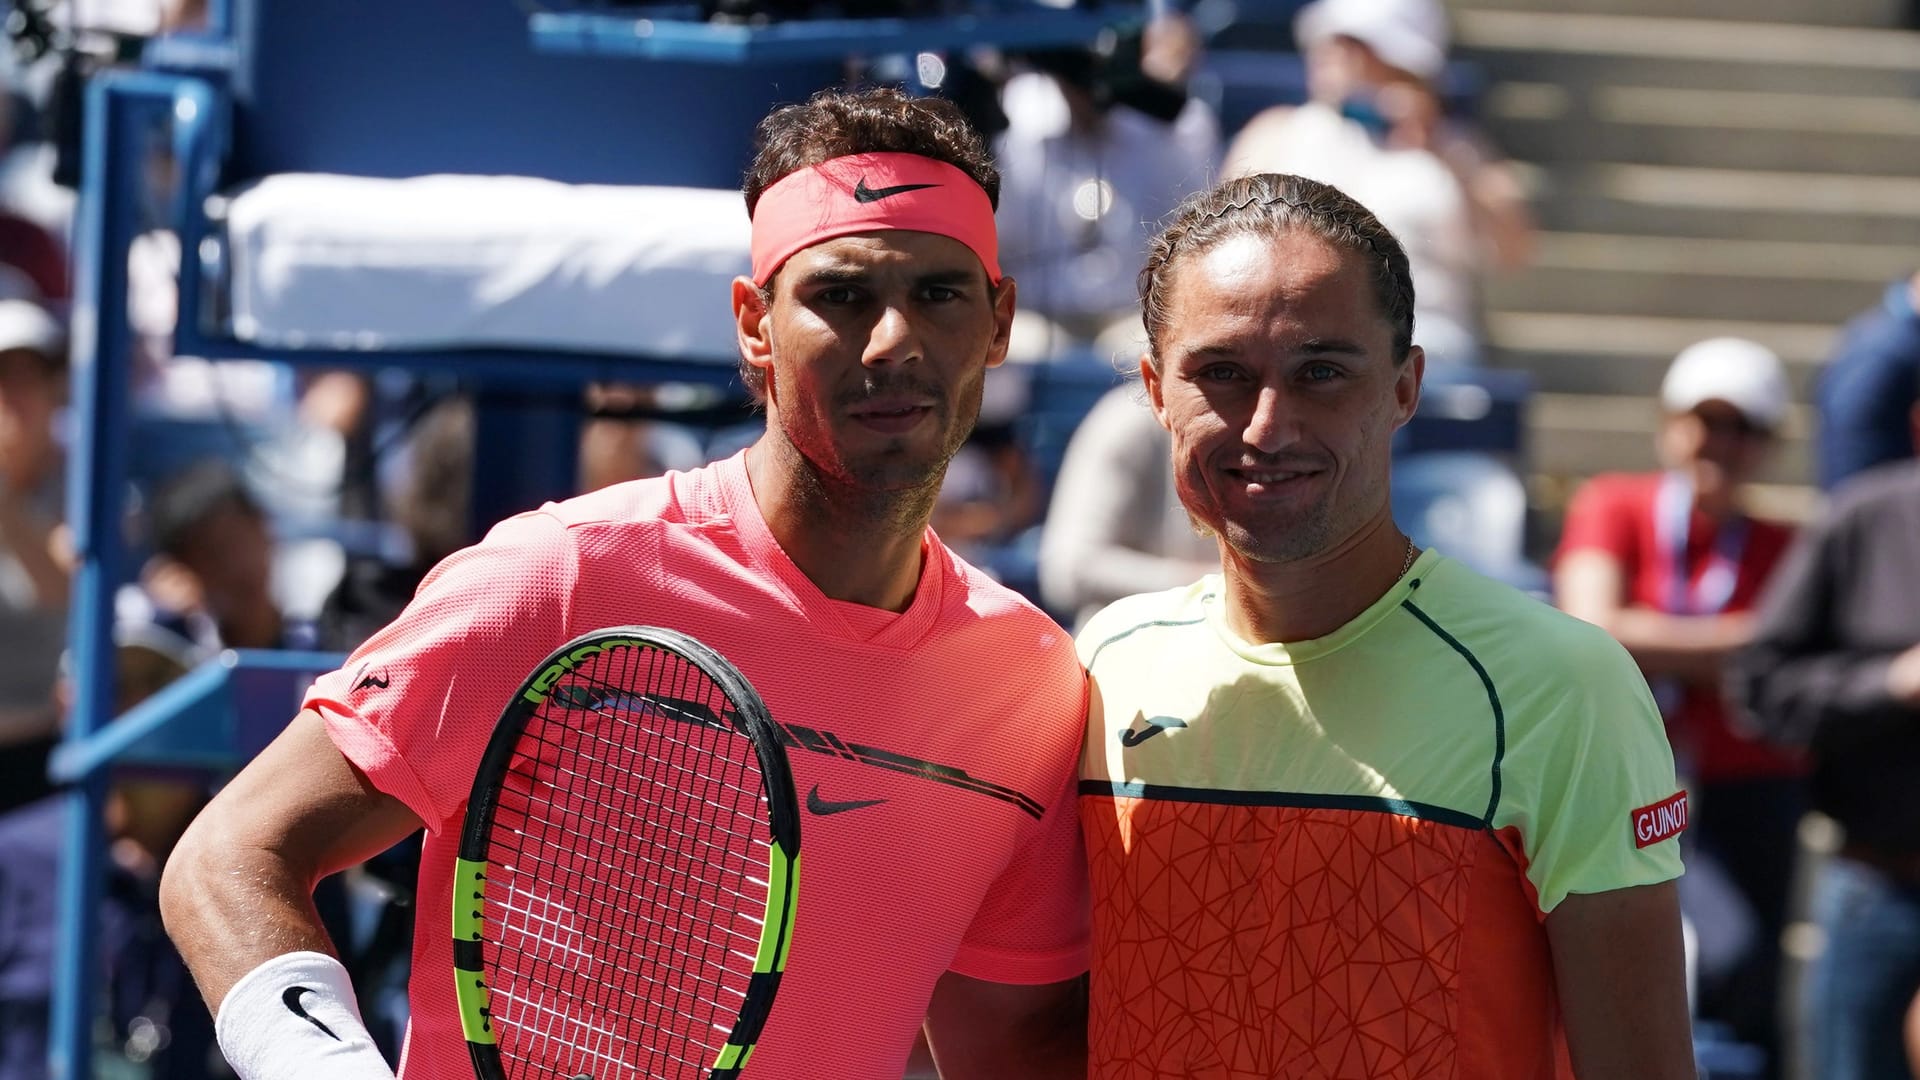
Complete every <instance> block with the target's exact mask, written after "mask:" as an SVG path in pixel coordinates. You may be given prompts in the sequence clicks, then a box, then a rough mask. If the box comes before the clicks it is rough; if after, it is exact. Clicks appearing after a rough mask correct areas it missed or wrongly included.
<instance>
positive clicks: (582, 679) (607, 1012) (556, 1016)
mask: <svg viewBox="0 0 1920 1080" xmlns="http://www.w3.org/2000/svg"><path fill="white" fill-rule="evenodd" d="M799 858H800V815H799V807H798V805H797V803H796V802H795V800H794V793H793V778H792V774H791V773H790V772H789V771H788V767H787V758H786V752H785V750H784V749H783V748H782V747H781V745H780V740H779V737H778V735H777V734H776V730H775V728H774V725H773V721H772V719H771V718H770V717H769V716H768V715H767V709H766V705H765V704H763V703H762V702H761V700H760V696H759V695H758V694H757V693H755V692H754V690H753V687H751V686H749V685H748V684H747V680H746V679H745V678H744V677H742V676H741V674H740V673H739V671H737V670H735V669H734V667H733V665H731V664H729V663H728V662H727V661H726V660H725V659H724V658H722V657H721V656H720V654H718V653H716V652H714V651H713V650H712V649H710V648H708V647H707V646H705V645H703V644H701V643H700V642H698V641H695V640H694V639H693V638H691V637H688V636H687V635H685V634H681V633H677V632H675V631H672V630H662V629H656V628H652V627H636V626H626V627H616V628H612V629H608V630H601V631H597V632H594V633H591V634H587V635H585V636H583V637H579V638H576V639H574V640H573V641H571V642H568V643H567V644H566V645H565V646H563V647H561V648H560V650H559V651H557V652H555V653H554V654H553V655H552V656H549V657H548V658H547V659H546V660H545V661H544V662H542V663H541V664H540V666H539V667H537V668H535V669H534V672H533V674H532V675H531V676H530V677H529V678H528V679H527V681H526V682H525V683H524V684H522V686H521V687H520V690H519V691H518V692H517V693H516V694H515V695H514V698H513V701H512V702H511V703H510V704H509V705H508V706H507V708H506V711H505V712H503V713H502V714H501V716H500V721H499V723H498V724H497V725H496V726H495V727H494V731H493V737H492V739H491V740H490V741H489V742H488V743H487V749H486V754H485V756H484V757H482V759H481V762H480V772H479V775H478V776H476V777H475V778H474V781H473V793H472V796H471V797H470V799H469V801H468V803H467V817H466V823H465V825H464V827H463V828H462V831H461V836H460V849H459V857H458V860H457V861H456V863H455V867H454V872H455V881H454V889H453V966H454V969H455V970H454V975H455V977H456V979H457V980H458V982H457V987H458V1000H459V1005H460V1020H461V1025H462V1027H463V1029H464V1031H465V1034H466V1039H467V1046H468V1048H469V1050H470V1051H471V1052H472V1057H473V1066H474V1071H475V1072H476V1073H477V1074H478V1075H479V1077H480V1080H507V1078H508V1077H511V1078H512V1080H548V1078H553V1080H576V1078H582V1077H585V1078H591V1080H668V1078H675V1080H677V1078H681V1077H698V1078H711V1080H730V1078H732V1077H735V1076H738V1075H739V1073H740V1070H741V1069H742V1068H744V1067H745V1066H746V1064H747V1059H748V1057H749V1056H750V1055H751V1054H752V1053H753V1047H754V1043H755V1041H756V1040H757V1039H758V1037H759V1034H760V1029H761V1027H762V1026H763V1025H764V1024H765V1023H766V1020H767V1015H768V1013H769V1011H770V1010H771V1008H772V1006H773V998H774V994H775V992H776V991H777V990H778V989H779V985H780V973H781V971H782V969H783V968H784V967H785V965H786V959H787V949H788V945H789V943H790V942H791V941H792V939H793V917H794V906H795V901H796V898H797V888H798V884H799V868H800V864H799Z"/></svg>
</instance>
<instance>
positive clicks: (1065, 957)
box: [947, 942, 1087, 986]
mask: <svg viewBox="0 0 1920 1080" xmlns="http://www.w3.org/2000/svg"><path fill="white" fill-rule="evenodd" d="M947 970H949V971H952V972H954V973H956V974H960V975H965V976H966V977H967V978H969V979H979V980H981V981H982V982H995V983H1008V984H1011V985H1014V986H1044V985H1046V984H1047V983H1057V982H1065V981H1066V980H1068V979H1072V978H1075V977H1077V976H1080V975H1083V974H1085V973H1086V970H1087V946H1086V943H1085V942H1079V943H1076V944H1073V945H1070V946H1068V947H1066V948H1063V949H1055V950H1053V951H1051V952H1039V953H1032V952H1013V951H1009V950H1006V949H987V948H981V947H978V946H969V945H962V946H961V947H960V951H959V952H956V953H955V954H954V956H953V962H952V963H951V964H949V965H947Z"/></svg>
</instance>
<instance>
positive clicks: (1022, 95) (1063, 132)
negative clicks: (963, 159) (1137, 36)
mask: <svg viewBox="0 0 1920 1080" xmlns="http://www.w3.org/2000/svg"><path fill="white" fill-rule="evenodd" d="M1183 27H1185V24H1184V22H1179V21H1174V22H1162V23H1156V24H1155V25H1154V26H1153V27H1151V28H1150V32H1149V33H1148V34H1147V35H1146V36H1145V37H1144V38H1143V39H1142V40H1141V41H1140V42H1138V43H1137V44H1138V47H1139V49H1140V52H1139V55H1138V56H1137V57H1129V56H1126V55H1125V54H1124V50H1123V51H1122V52H1121V53H1116V54H1115V55H1114V56H1112V57H1102V56H1100V55H1097V54H1095V53H1094V52H1092V51H1090V50H1061V51H1050V52H1042V53H1032V54H1028V55H1027V57H1026V60H1027V63H1028V64H1029V65H1030V67H1031V68H1032V70H1030V71H1027V72H1024V73H1022V74H1018V75H1015V76H1014V77H1013V78H1011V79H1009V80H1008V81H1007V84H1006V86H1005V88H1004V89H1003V91H1002V93H1001V108H1002V110H1003V111H1004V113H1005V114H1006V118H1007V128H1006V130H1005V131H1004V132H1002V133H1001V134H1000V136H999V137H998V139H996V140H995V156H996V158H997V159H998V163H999V166H1000V209H999V213H998V219H999V223H1000V263H1001V266H1002V267H1003V268H1004V269H1005V270H1006V272H1007V273H1008V274H1011V275H1012V276H1013V277H1014V278H1015V279H1016V280H1017V281H1019V282H1020V308H1021V310H1022V311H1023V312H1031V313H1034V314H1037V315H1041V316H1045V317H1046V318H1047V319H1049V320H1051V321H1052V323H1053V324H1054V328H1055V329H1057V330H1060V331H1064V332H1065V334H1066V335H1067V336H1068V337H1069V338H1071V339H1074V340H1078V341H1081V342H1091V341H1094V340H1096V339H1098V338H1099V337H1101V335H1102V334H1103V333H1104V332H1106V331H1107V330H1108V329H1109V328H1110V327H1111V326H1113V325H1114V324H1116V323H1118V324H1121V325H1123V326H1128V327H1130V326H1132V325H1133V324H1134V323H1135V322H1137V321H1138V312H1137V308H1138V306H1139V294H1138V291H1137V289H1136V287H1135V277H1136V275H1138V273H1139V271H1140V264H1141V262H1142V261H1143V260H1144V259H1145V257H1146V250H1147V240H1148V238H1149V237H1150V236H1151V234H1152V230H1153V226H1154V223H1156V222H1157V221H1158V220H1159V219H1160V218H1161V217H1163V216H1165V215H1166V214H1167V213H1168V212H1169V211H1171V210H1172V209H1173V208H1174V206H1175V205H1177V204H1178V203H1179V202H1180V200H1181V199H1182V198H1184V197H1185V196H1186V195H1187V193H1188V192H1190V191H1193V190H1196V189H1197V188H1202V187H1205V186H1206V185H1207V184H1209V183H1211V182H1212V180H1213V176H1214V172H1215V169H1216V168H1217V167H1218V165H1219V161H1220V141H1221V139H1220V123H1219V119H1218V118H1217V117H1216V116H1215V115H1214V113H1213V109H1212V108H1211V107H1210V106H1208V105H1207V104H1206V103H1204V102H1202V101H1199V100H1198V99H1194V98H1190V97H1188V96H1187V95H1186V92H1185V90H1184V89H1182V86H1183V85H1184V82H1185V79H1186V77H1187V74H1188V72H1189V71H1190V70H1191V67H1192V64H1193V61H1194V58H1195V50H1196V49H1197V44H1196V40H1195V38H1194V37H1193V35H1192V33H1191V30H1190V29H1188V30H1185V31H1184V32H1183ZM1134 336H1141V337H1143V336H1144V335H1137V334H1136V335H1134ZM1048 344H1056V345H1057V343H1048Z"/></svg>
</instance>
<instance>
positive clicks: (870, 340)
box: [860, 304, 923, 367]
mask: <svg viewBox="0 0 1920 1080" xmlns="http://www.w3.org/2000/svg"><path fill="white" fill-rule="evenodd" d="M922 351H923V350H922V345H921V341H920V329H919V327H918V326H916V325H915V324H914V320H913V317H912V315H910V314H909V313H908V311H907V308H906V306H905V305H904V304H888V305H886V306H884V307H882V308H881V309H880V317H879V318H877V319H875V320H874V323H873V330H872V331H871V332H869V333H868V335H867V348H866V352H865V353H864V354H862V355H861V357H860V362H861V363H862V364H864V365H866V366H868V367H874V366H876V365H881V364H908V363H912V362H914V361H916V360H919V359H920V358H921V353H922Z"/></svg>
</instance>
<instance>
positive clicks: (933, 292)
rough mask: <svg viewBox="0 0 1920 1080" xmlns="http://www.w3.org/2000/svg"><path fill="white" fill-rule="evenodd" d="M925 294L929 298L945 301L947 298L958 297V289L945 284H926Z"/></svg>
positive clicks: (954, 298) (940, 301)
mask: <svg viewBox="0 0 1920 1080" xmlns="http://www.w3.org/2000/svg"><path fill="white" fill-rule="evenodd" d="M926 295H927V299H929V300H933V301H936V302H939V303H946V302H947V301H949V300H958V299H960V290H959V289H954V288H949V287H947V286H945V285H929V286H927V294H926Z"/></svg>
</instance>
